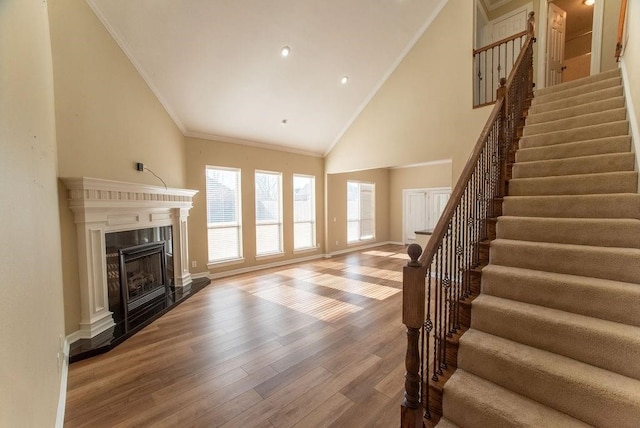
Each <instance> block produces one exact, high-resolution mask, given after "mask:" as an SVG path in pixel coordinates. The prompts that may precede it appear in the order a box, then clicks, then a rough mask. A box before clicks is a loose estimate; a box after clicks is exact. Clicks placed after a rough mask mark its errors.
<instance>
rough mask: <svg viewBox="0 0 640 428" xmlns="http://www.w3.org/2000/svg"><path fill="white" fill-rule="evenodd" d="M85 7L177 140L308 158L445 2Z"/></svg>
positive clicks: (310, 0) (103, 0)
mask: <svg viewBox="0 0 640 428" xmlns="http://www.w3.org/2000/svg"><path fill="white" fill-rule="evenodd" d="M87 1H88V3H89V4H90V5H91V7H92V8H93V9H94V11H95V12H96V14H97V15H98V17H99V18H100V20H101V21H102V22H103V24H104V25H105V26H106V27H107V29H108V30H109V32H110V33H111V34H112V36H113V37H114V39H115V40H116V41H117V42H118V44H119V45H120V46H121V48H122V49H123V51H124V52H125V53H126V55H127V56H128V57H129V59H130V60H131V62H132V63H133V64H134V66H135V67H136V68H137V69H138V71H139V72H140V74H141V75H142V76H143V78H144V79H145V80H146V81H147V83H148V85H149V86H150V88H151V89H152V90H153V91H154V93H155V94H156V96H157V97H158V99H159V100H160V102H161V103H162V104H163V105H164V107H165V108H166V110H167V111H168V112H169V114H170V115H171V116H172V118H173V119H174V121H175V122H176V124H177V125H178V127H179V128H180V129H181V130H182V132H183V133H184V134H185V135H188V136H196V137H205V138H211V139H217V140H222V141H230V142H241V143H242V142H246V143H252V144H255V143H258V144H265V145H269V146H276V147H278V148H284V149H286V150H294V151H301V152H305V153H314V154H324V153H326V152H327V151H328V150H329V149H330V148H331V147H332V145H333V144H335V142H336V141H337V140H338V139H339V138H340V136H341V135H342V133H343V132H344V131H345V130H346V129H347V128H348V126H349V125H350V123H351V122H352V121H353V119H355V117H356V116H357V115H358V113H359V112H360V111H361V109H362V108H363V107H364V106H365V105H366V104H367V102H368V101H369V100H370V98H371V97H372V96H373V95H374V94H375V92H376V91H377V89H378V88H379V87H380V85H381V84H382V83H383V82H384V81H385V80H386V78H387V77H388V76H389V75H390V73H391V72H392V71H393V70H394V68H395V67H396V66H397V64H398V63H399V62H400V60H401V59H402V58H403V56H404V55H405V54H406V52H407V51H408V50H409V49H410V48H411V46H412V45H413V44H414V43H415V41H416V40H417V38H418V37H419V36H420V35H421V34H422V33H423V32H424V30H425V29H426V28H427V26H428V25H429V23H430V22H431V21H432V20H433V19H434V17H435V15H436V14H437V12H438V11H439V10H440V8H441V7H442V6H443V5H444V3H446V1H445V0H348V1H344V0H341V1H337V0H302V1H301V0H297V1H296V0H269V1H265V0H236V1H233V0H189V1H187V0H87ZM283 47H289V48H290V52H289V55H288V56H286V57H283V56H282V55H281V50H282V48H283ZM343 78H346V79H347V81H346V83H343Z"/></svg>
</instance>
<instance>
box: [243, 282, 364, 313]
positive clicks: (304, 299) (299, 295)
mask: <svg viewBox="0 0 640 428" xmlns="http://www.w3.org/2000/svg"><path fill="white" fill-rule="evenodd" d="M254 296H257V297H260V298H262V299H265V300H268V301H270V302H273V303H277V304H279V305H282V306H285V307H287V308H289V309H293V310H294V311H298V312H301V313H303V314H306V315H310V316H312V317H315V318H318V319H320V320H323V321H336V320H338V319H340V318H342V317H344V316H345V315H348V314H352V313H355V312H358V311H361V310H362V308H361V307H360V306H357V305H352V304H350V303H345V302H341V301H340V300H336V299H332V298H330V297H324V296H318V295H317V294H314V293H310V292H308V291H305V290H300V289H297V288H294V287H290V286H288V285H281V286H279V287H274V288H270V289H268V290H264V291H258V292H257V293H254Z"/></svg>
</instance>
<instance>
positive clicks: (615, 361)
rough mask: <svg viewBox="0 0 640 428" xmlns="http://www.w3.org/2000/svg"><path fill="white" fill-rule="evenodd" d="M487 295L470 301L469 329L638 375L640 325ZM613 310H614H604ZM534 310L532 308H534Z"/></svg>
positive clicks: (639, 375) (608, 368)
mask: <svg viewBox="0 0 640 428" xmlns="http://www.w3.org/2000/svg"><path fill="white" fill-rule="evenodd" d="M490 299H491V298H489V299H487V298H483V297H482V296H481V297H479V298H477V299H476V300H475V301H474V303H473V316H472V320H471V328H474V329H476V330H479V331H483V332H485V333H489V334H493V335H494V336H499V337H502V338H505V339H509V340H512V341H514V342H518V343H522V344H524V345H528V346H533V347H535V348H538V349H542V350H545V351H549V352H553V353H555V354H558V355H564V356H565V357H569V358H573V359H575V360H577V361H582V362H583V363H586V364H591V365H593V366H595V367H600V368H603V369H605V370H610V371H612V372H615V373H619V374H622V375H624V376H629V377H632V378H635V379H638V378H640V328H638V327H630V326H623V325H619V324H616V323H611V322H609V321H598V320H595V319H591V318H588V317H583V316H580V315H573V314H564V313H563V312H561V311H556V310H554V309H546V308H538V307H535V306H531V305H526V304H514V303H512V304H511V305H510V306H507V307H505V305H503V304H502V303H504V302H509V301H503V300H501V299H495V298H493V300H494V301H495V300H497V301H500V303H501V304H499V305H495V304H493V302H491V301H490ZM610 309H611V310H616V308H610ZM536 310H537V312H536Z"/></svg>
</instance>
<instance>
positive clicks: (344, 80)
mask: <svg viewBox="0 0 640 428" xmlns="http://www.w3.org/2000/svg"><path fill="white" fill-rule="evenodd" d="M348 81H349V76H342V79H340V83H342V84H343V85H346V84H347V82H348Z"/></svg>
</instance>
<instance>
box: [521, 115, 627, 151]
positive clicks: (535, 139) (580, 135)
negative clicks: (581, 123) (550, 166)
mask: <svg viewBox="0 0 640 428" xmlns="http://www.w3.org/2000/svg"><path fill="white" fill-rule="evenodd" d="M626 135H629V122H627V121H626V120H625V121H622V122H613V123H607V124H604V125H595V126H587V127H583V128H579V129H571V130H568V131H559V132H552V133H549V134H538V135H531V136H527V137H522V138H521V139H520V148H523V149H527V148H531V147H546V146H552V145H555V144H562V143H572V142H577V141H587V140H593V139H597V138H606V137H618V136H626Z"/></svg>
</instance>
